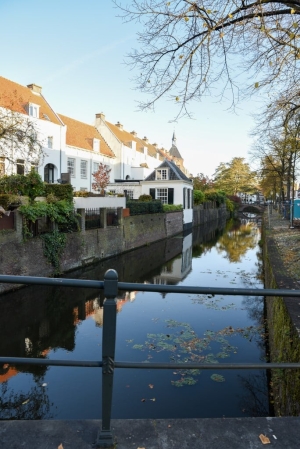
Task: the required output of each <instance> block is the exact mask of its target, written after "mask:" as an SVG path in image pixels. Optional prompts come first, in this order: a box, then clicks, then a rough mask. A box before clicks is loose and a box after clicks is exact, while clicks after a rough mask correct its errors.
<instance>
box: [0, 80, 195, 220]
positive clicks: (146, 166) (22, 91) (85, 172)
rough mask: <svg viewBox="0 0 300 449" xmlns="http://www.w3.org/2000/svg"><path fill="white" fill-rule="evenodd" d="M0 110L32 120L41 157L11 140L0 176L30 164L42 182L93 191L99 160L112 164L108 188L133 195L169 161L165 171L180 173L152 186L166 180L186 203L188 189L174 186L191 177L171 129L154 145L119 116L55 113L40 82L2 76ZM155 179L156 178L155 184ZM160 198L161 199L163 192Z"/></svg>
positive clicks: (21, 170) (1, 160)
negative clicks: (165, 142)
mask: <svg viewBox="0 0 300 449" xmlns="http://www.w3.org/2000/svg"><path fill="white" fill-rule="evenodd" d="M1 110H2V111H4V112H5V111H11V112H12V114H15V117H19V118H20V119H21V120H22V119H23V120H24V122H25V121H26V120H29V121H32V123H33V124H34V126H35V130H36V132H37V135H36V139H37V141H39V142H40V143H41V146H42V153H43V157H41V158H40V159H39V160H37V159H35V158H34V155H31V156H32V157H29V155H27V157H26V155H25V156H24V154H25V153H26V152H25V151H24V152H22V151H21V147H20V145H18V148H14V147H13V146H11V147H9V148H8V149H7V151H8V152H9V155H10V157H9V158H8V157H7V154H4V153H1V152H0V176H2V175H9V174H13V173H19V174H27V173H29V172H30V170H31V169H32V168H33V167H34V168H35V169H36V170H37V171H38V173H39V174H40V175H41V177H42V179H43V181H45V182H48V183H60V182H70V183H71V184H72V186H73V188H74V190H76V191H80V190H81V191H93V188H92V183H93V181H94V179H93V173H94V172H96V171H97V170H98V167H99V164H100V163H102V164H105V165H106V166H108V167H109V169H110V170H111V171H110V184H109V186H108V190H111V191H112V192H114V193H124V191H125V190H126V191H127V195H128V196H130V197H131V198H138V197H139V196H140V195H141V194H142V193H144V190H145V189H146V187H145V185H143V184H142V182H144V181H146V180H148V179H150V178H149V176H151V174H153V173H154V171H155V169H156V168H157V167H158V166H160V164H162V163H164V161H169V162H172V164H173V165H174V170H173V168H172V169H171V167H173V165H170V166H168V167H167V168H166V170H167V172H168V173H171V172H172V173H173V172H175V171H176V167H177V168H178V170H180V173H182V175H183V176H185V179H184V178H180V177H179V178H180V179H175V178H174V175H172V176H173V178H174V179H171V177H170V178H169V179H162V180H161V182H162V183H163V186H161V187H159V186H157V187H156V186H155V187H153V188H155V189H159V188H161V189H163V188H166V187H165V186H166V184H169V186H168V187H167V188H168V189H169V191H170V192H171V189H174V197H173V200H174V204H185V205H187V204H191V199H189V198H190V197H189V196H185V195H190V194H188V193H183V191H182V192H181V193H180V191H179V190H180V189H177V185H178V183H186V184H187V185H186V189H187V190H186V192H187V191H189V190H190V189H191V182H190V181H189V180H188V172H187V170H186V169H185V168H184V165H183V159H182V157H181V155H180V153H179V151H178V149H177V146H176V137H175V133H174V135H173V139H172V147H171V149H170V150H169V151H167V150H165V149H164V148H158V145H157V144H156V143H150V142H149V140H148V139H147V137H143V138H140V137H138V135H137V133H136V132H135V131H131V132H129V131H126V130H125V129H124V127H123V125H122V124H121V123H120V122H117V123H116V124H113V123H110V122H108V121H107V120H106V118H105V115H104V114H103V113H100V114H96V117H95V122H94V124H93V125H90V124H86V123H83V122H80V121H78V120H76V119H74V118H70V117H67V116H65V115H62V114H58V113H56V112H55V111H54V110H53V108H52V107H51V106H50V104H49V103H48V101H47V100H46V98H45V97H44V95H43V93H42V88H41V87H40V86H38V85H36V84H30V85H28V86H22V85H20V84H17V83H14V82H13V81H10V80H7V79H5V78H3V77H0V112H1ZM0 151H1V146H0ZM157 181H158V179H155V180H154V184H156V183H157ZM147 182H148V181H146V183H147ZM151 182H152V181H151ZM174 183H175V184H174ZM147 189H148V187H147ZM148 190H149V189H148ZM157 192H158V190H157ZM159 196H160V194H159V193H157V197H159ZM161 199H162V201H164V196H163V195H161ZM187 216H188V213H187Z"/></svg>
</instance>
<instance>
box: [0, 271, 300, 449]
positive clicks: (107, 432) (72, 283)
mask: <svg viewBox="0 0 300 449" xmlns="http://www.w3.org/2000/svg"><path fill="white" fill-rule="evenodd" d="M0 283H12V284H27V285H50V286H59V287H78V288H79V287H84V288H93V289H94V288H98V289H103V290H104V296H105V300H104V304H103V330H102V360H100V361H95V360H45V359H38V358H33V359H31V358H30V359H28V358H24V357H23V358H21V357H0V364H1V363H3V364H4V363H9V364H13V365H22V364H26V365H47V366H74V367H92V368H99V367H102V426H101V429H99V432H98V435H97V439H96V443H95V447H98V448H102V447H111V446H113V444H114V439H113V435H112V431H111V410H112V397H113V379H114V370H115V368H138V369H147V370H148V369H184V370H187V369H202V370H203V369H204V370H208V369H212V366H211V364H209V363H208V364H202V363H145V362H126V361H116V360H115V347H116V316H117V307H116V306H117V293H118V290H125V291H144V292H146V291H147V292H158V293H179V294H180V293H190V294H211V295H221V294H222V295H234V296H238V295H239V296H243V295H246V296H280V297H298V298H299V297H300V290H287V289H283V290H280V289H254V288H217V287H189V286H170V285H153V284H135V283H129V282H118V273H117V272H116V271H115V270H108V271H107V272H106V273H105V276H104V281H94V280H91V281H89V280H81V279H60V278H43V277H30V276H8V275H0ZM274 368H280V369H296V368H298V369H299V368H300V363H220V364H214V370H216V369H217V370H220V369H222V370H223V369H274Z"/></svg>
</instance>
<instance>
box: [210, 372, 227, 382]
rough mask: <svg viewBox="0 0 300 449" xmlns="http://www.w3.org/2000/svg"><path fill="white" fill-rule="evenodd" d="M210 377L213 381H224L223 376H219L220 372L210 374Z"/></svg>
mask: <svg viewBox="0 0 300 449" xmlns="http://www.w3.org/2000/svg"><path fill="white" fill-rule="evenodd" d="M210 378H211V379H212V380H214V381H215V382H225V377H224V376H221V374H212V375H211V376H210Z"/></svg>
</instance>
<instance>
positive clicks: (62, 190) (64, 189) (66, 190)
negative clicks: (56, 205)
mask: <svg viewBox="0 0 300 449" xmlns="http://www.w3.org/2000/svg"><path fill="white" fill-rule="evenodd" d="M44 185H45V195H46V196H48V195H49V194H50V193H52V194H53V195H54V196H56V198H57V199H58V200H66V201H69V202H73V187H72V186H71V184H47V183H45V184H44Z"/></svg>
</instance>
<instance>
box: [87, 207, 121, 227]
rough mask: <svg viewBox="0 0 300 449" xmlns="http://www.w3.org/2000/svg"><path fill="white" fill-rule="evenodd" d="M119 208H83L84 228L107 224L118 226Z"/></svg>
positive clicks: (105, 225)
mask: <svg viewBox="0 0 300 449" xmlns="http://www.w3.org/2000/svg"><path fill="white" fill-rule="evenodd" d="M119 209H120V208H107V207H105V208H100V209H99V208H97V209H85V212H84V220H85V229H97V228H106V227H107V226H119V224H120V216H121V215H120V212H118V210H119Z"/></svg>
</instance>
